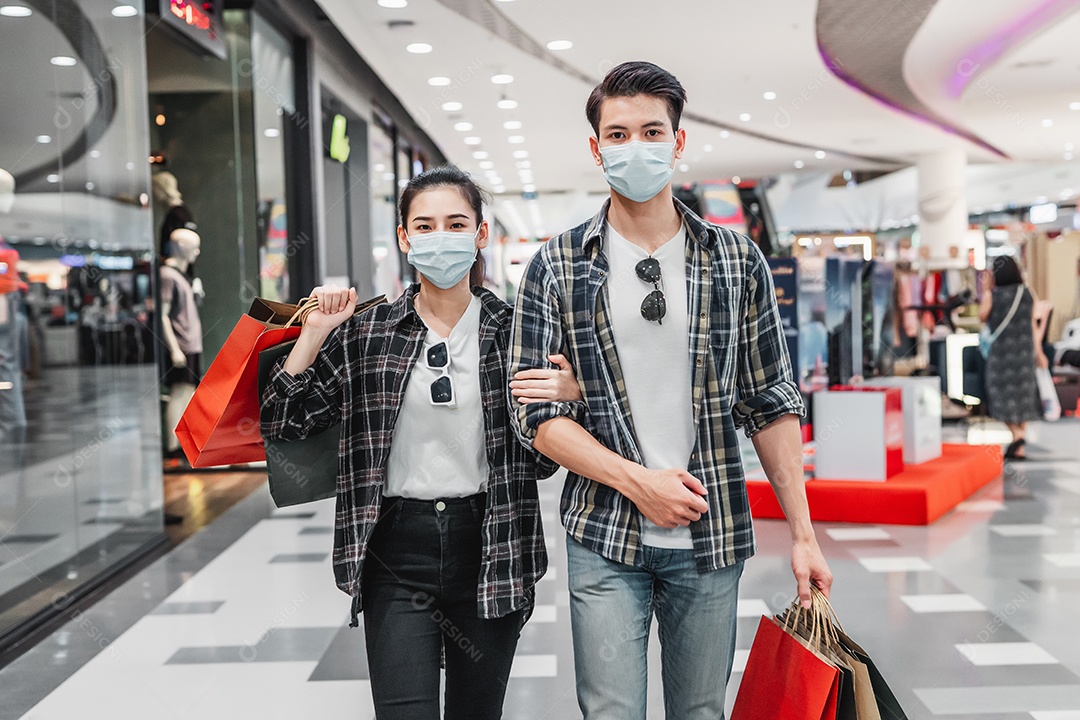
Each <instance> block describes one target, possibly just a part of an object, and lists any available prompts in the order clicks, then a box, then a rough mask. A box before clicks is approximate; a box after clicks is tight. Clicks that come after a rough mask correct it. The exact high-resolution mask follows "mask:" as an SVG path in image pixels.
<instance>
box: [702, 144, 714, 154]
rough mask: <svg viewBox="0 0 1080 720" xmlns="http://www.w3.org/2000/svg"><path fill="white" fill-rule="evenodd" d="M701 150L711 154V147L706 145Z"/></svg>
mask: <svg viewBox="0 0 1080 720" xmlns="http://www.w3.org/2000/svg"><path fill="white" fill-rule="evenodd" d="M702 149H703V150H704V151H705V152H712V145H706V146H705V147H704V148H702Z"/></svg>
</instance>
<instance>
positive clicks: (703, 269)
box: [701, 268, 709, 275]
mask: <svg viewBox="0 0 1080 720" xmlns="http://www.w3.org/2000/svg"><path fill="white" fill-rule="evenodd" d="M701 274H702V275H708V274H709V268H701Z"/></svg>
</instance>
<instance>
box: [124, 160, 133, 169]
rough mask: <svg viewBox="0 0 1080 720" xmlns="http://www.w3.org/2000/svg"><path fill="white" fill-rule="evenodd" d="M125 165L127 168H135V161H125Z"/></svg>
mask: <svg viewBox="0 0 1080 720" xmlns="http://www.w3.org/2000/svg"><path fill="white" fill-rule="evenodd" d="M124 167H125V168H127V169H128V170H134V169H135V163H133V162H126V163H124Z"/></svg>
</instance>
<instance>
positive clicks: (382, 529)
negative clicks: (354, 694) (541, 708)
mask: <svg viewBox="0 0 1080 720" xmlns="http://www.w3.org/2000/svg"><path fill="white" fill-rule="evenodd" d="M383 511H384V514H383V517H382V519H381V520H380V521H379V524H378V525H377V526H376V528H375V532H374V534H373V536H372V538H371V541H370V543H369V545H368V551H367V558H366V560H365V561H364V578H363V594H364V633H365V638H366V641H367V654H368V667H369V671H370V678H371V692H372V695H373V697H374V700H375V715H376V717H377V718H378V720H438V719H439V661H440V656H441V654H442V652H443V650H444V649H445V659H446V697H445V704H446V720H497V719H498V718H501V717H502V705H503V698H504V696H505V695H506V682H507V679H508V678H509V677H510V665H511V663H512V662H513V659H514V650H515V649H516V647H517V641H518V636H519V634H520V631H521V612H520V611H519V612H515V613H512V614H510V615H508V616H506V617H502V618H498V619H493V620H484V619H481V618H480V617H478V615H477V606H476V593H477V584H478V581H479V576H480V557H481V552H482V550H481V548H482V542H481V526H482V523H483V517H484V497H483V495H476V496H472V497H468V498H448V499H443V500H438V501H435V500H407V499H402V498H385V500H384V503H383Z"/></svg>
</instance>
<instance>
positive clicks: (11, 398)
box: [0, 169, 28, 471]
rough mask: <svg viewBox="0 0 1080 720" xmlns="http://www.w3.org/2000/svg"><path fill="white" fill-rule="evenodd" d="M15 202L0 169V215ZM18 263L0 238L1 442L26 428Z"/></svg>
mask: <svg viewBox="0 0 1080 720" xmlns="http://www.w3.org/2000/svg"><path fill="white" fill-rule="evenodd" d="M14 203H15V178H14V177H12V175H11V173H9V172H8V171H6V170H3V169H0V213H3V214H5V215H6V214H8V213H10V212H11V208H12V206H13V205H14ZM18 263H19V253H18V252H17V251H16V250H15V249H14V248H12V247H11V246H10V245H7V244H6V243H5V242H4V240H3V238H0V442H16V441H17V439H18V438H21V434H22V432H23V430H24V429H25V428H26V407H25V404H24V402H23V383H22V377H23V370H24V369H25V368H24V363H25V359H26V352H25V349H26V347H27V342H26V336H27V334H28V333H27V323H26V315H25V312H24V310H23V304H22V298H21V296H20V289H21V288H20V286H23V284H22V283H21V281H20V280H19V275H18ZM2 468H3V465H2V464H0V471H2Z"/></svg>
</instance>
